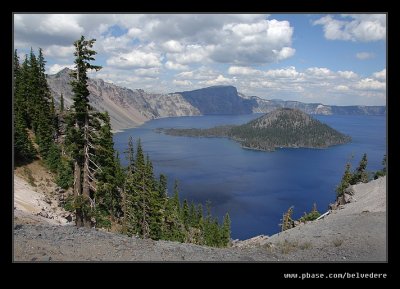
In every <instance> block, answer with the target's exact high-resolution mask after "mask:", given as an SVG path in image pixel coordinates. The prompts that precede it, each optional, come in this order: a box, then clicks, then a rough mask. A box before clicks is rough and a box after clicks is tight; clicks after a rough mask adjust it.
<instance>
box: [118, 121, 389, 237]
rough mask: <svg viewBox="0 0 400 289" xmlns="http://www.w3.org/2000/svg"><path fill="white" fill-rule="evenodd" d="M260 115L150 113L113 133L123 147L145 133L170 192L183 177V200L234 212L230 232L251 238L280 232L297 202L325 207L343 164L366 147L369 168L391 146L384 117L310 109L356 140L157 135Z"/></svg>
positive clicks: (299, 211) (302, 208)
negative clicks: (272, 145)
mask: <svg viewBox="0 0 400 289" xmlns="http://www.w3.org/2000/svg"><path fill="white" fill-rule="evenodd" d="M259 116H260V114H252V115H235V116H232V115H218V116H194V117H177V118H164V119H157V120H152V121H149V122H147V123H145V124H144V125H142V126H140V127H138V128H134V129H128V130H125V131H123V132H120V133H116V134H115V135H114V142H115V148H116V149H117V150H118V151H119V152H120V156H121V160H122V164H123V165H125V164H126V161H125V159H124V156H123V153H122V152H123V151H124V150H125V149H126V147H127V143H128V138H129V136H132V137H133V138H134V140H135V141H136V140H137V139H138V138H140V139H141V141H142V144H143V149H144V151H145V153H148V154H149V156H150V158H151V160H152V162H153V166H154V171H155V174H156V176H158V175H159V174H160V173H164V174H165V175H167V177H168V190H169V192H171V193H172V191H173V183H174V180H175V179H177V180H178V181H179V192H180V197H181V200H183V199H184V198H187V199H188V200H189V201H191V200H193V201H195V202H196V203H197V202H201V203H203V205H205V202H206V201H207V200H210V201H211V204H212V213H213V214H214V215H215V216H218V217H219V219H220V220H222V217H223V215H224V214H225V212H229V214H230V217H231V221H232V235H231V236H232V238H233V239H236V238H238V239H247V238H251V237H254V236H256V235H261V234H264V235H272V234H274V233H277V232H279V230H280V227H279V223H280V222H281V218H282V214H283V213H284V212H285V211H287V209H288V208H289V207H290V206H294V217H295V218H299V217H301V216H302V215H303V214H304V212H309V211H310V210H311V208H312V206H313V203H314V202H315V203H316V204H317V208H318V210H319V211H320V212H321V213H323V212H325V211H327V208H328V205H329V203H332V202H333V201H334V200H335V195H336V193H335V187H336V185H337V184H338V183H339V182H340V179H341V177H342V174H343V172H344V167H345V164H346V162H347V161H348V160H350V158H351V156H352V155H354V158H353V160H352V164H353V167H352V168H353V169H354V168H355V167H356V166H357V165H358V162H359V161H360V159H361V157H362V154H363V153H364V152H365V153H367V155H368V167H367V169H368V170H374V171H375V170H378V169H381V168H382V165H381V162H382V158H383V155H384V154H385V153H386V116H344V115H334V116H313V117H315V118H316V119H318V120H320V121H322V122H324V123H326V124H328V125H330V126H331V127H333V128H335V129H337V130H339V131H340V132H342V133H345V134H347V135H350V136H351V137H352V142H351V143H349V144H345V145H338V146H333V147H330V148H327V149H278V150H276V151H275V152H263V151H254V150H247V149H242V148H241V147H240V145H239V144H238V143H236V142H234V141H231V140H229V139H225V138H191V137H176V136H168V135H164V134H159V133H156V132H155V131H154V129H156V128H209V127H213V126H217V125H224V124H243V123H246V122H248V121H250V120H252V119H254V118H257V117H259Z"/></svg>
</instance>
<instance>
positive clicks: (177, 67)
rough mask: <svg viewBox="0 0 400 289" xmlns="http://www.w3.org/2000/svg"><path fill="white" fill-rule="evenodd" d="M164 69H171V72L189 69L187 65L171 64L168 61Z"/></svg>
mask: <svg viewBox="0 0 400 289" xmlns="http://www.w3.org/2000/svg"><path fill="white" fill-rule="evenodd" d="M165 67H166V68H167V69H171V70H187V69H189V66H187V65H182V64H180V63H175V62H172V61H170V60H168V61H167V62H166V63H165Z"/></svg>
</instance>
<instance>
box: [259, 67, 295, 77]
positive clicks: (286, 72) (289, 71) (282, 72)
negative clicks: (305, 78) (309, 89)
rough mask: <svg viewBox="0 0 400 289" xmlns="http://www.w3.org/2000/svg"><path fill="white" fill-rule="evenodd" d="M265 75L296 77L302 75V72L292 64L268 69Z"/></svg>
mask: <svg viewBox="0 0 400 289" xmlns="http://www.w3.org/2000/svg"><path fill="white" fill-rule="evenodd" d="M265 75H266V76H270V77H272V78H295V77H298V76H300V73H299V72H297V71H296V68H295V67H294V66H291V67H288V68H283V69H273V70H268V71H266V73H265Z"/></svg>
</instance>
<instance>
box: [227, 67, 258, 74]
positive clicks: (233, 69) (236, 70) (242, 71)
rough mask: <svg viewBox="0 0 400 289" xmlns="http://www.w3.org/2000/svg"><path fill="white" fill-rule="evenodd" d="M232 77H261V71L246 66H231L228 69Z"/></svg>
mask: <svg viewBox="0 0 400 289" xmlns="http://www.w3.org/2000/svg"><path fill="white" fill-rule="evenodd" d="M228 74H230V75H260V74H261V71H259V70H256V69H253V68H251V67H245V66H230V67H229V68H228Z"/></svg>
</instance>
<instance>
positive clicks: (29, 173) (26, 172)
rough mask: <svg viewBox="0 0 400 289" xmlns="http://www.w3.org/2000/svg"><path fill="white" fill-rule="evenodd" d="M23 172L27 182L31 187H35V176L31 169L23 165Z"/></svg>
mask: <svg viewBox="0 0 400 289" xmlns="http://www.w3.org/2000/svg"><path fill="white" fill-rule="evenodd" d="M23 172H24V175H25V176H26V177H27V178H28V183H29V184H30V185H31V186H32V187H36V184H35V178H34V177H33V175H32V171H31V170H30V169H29V168H27V167H25V168H24V171H23Z"/></svg>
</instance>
